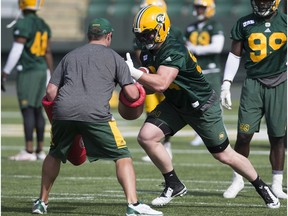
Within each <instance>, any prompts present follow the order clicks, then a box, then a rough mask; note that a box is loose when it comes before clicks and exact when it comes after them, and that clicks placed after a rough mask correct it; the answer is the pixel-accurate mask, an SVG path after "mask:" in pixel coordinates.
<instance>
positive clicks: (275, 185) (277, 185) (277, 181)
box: [271, 174, 287, 199]
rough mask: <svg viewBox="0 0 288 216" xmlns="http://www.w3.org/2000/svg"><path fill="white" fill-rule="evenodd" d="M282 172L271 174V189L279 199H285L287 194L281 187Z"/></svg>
mask: <svg viewBox="0 0 288 216" xmlns="http://www.w3.org/2000/svg"><path fill="white" fill-rule="evenodd" d="M282 182H283V174H273V177H272V187H271V189H272V191H273V193H274V194H275V195H276V196H277V197H278V198H279V199H287V194H286V193H285V192H284V191H283V189H282Z"/></svg>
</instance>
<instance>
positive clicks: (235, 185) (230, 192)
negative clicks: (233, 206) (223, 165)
mask: <svg viewBox="0 0 288 216" xmlns="http://www.w3.org/2000/svg"><path fill="white" fill-rule="evenodd" d="M243 188H244V180H243V177H242V176H241V175H239V174H238V173H236V172H233V180H232V184H231V185H230V186H229V187H228V189H227V190H226V191H225V192H224V193H223V197H224V198H227V199H233V198H235V197H236V196H237V194H238V193H239V192H240V191H241V190H242V189H243Z"/></svg>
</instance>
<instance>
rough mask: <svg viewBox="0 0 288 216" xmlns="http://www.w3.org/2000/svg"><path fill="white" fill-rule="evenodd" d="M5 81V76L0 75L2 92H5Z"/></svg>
mask: <svg viewBox="0 0 288 216" xmlns="http://www.w3.org/2000/svg"><path fill="white" fill-rule="evenodd" d="M5 82H6V77H4V76H3V75H1V91H3V92H6V88H5Z"/></svg>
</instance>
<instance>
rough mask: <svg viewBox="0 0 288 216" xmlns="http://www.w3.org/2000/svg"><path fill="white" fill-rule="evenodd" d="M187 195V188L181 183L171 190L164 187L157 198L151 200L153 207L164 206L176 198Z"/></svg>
mask: <svg viewBox="0 0 288 216" xmlns="http://www.w3.org/2000/svg"><path fill="white" fill-rule="evenodd" d="M186 193H187V188H186V186H185V185H184V184H183V183H180V184H178V185H176V186H174V187H173V188H171V187H167V186H166V187H165V188H164V190H163V192H162V193H161V194H160V196H159V197H157V198H155V199H154V200H152V202H151V204H152V205H153V206H164V205H166V204H168V203H169V202H170V201H171V200H172V199H173V198H175V197H177V196H180V197H182V196H184V195H185V194H186Z"/></svg>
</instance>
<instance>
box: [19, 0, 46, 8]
mask: <svg viewBox="0 0 288 216" xmlns="http://www.w3.org/2000/svg"><path fill="white" fill-rule="evenodd" d="M18 4H19V8H20V9H21V10H25V9H28V10H39V9H40V8H41V7H42V6H43V4H44V0H18Z"/></svg>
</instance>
